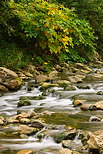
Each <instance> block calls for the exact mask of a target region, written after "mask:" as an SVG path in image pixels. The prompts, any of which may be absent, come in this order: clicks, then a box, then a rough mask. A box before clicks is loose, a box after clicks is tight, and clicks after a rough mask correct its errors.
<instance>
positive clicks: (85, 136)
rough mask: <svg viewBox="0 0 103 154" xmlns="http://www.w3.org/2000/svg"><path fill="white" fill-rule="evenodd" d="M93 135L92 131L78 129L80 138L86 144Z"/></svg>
mask: <svg viewBox="0 0 103 154" xmlns="http://www.w3.org/2000/svg"><path fill="white" fill-rule="evenodd" d="M91 135H92V132H89V131H81V130H78V139H80V140H81V142H82V144H83V145H84V146H85V145H87V141H88V139H89V138H90V136H91Z"/></svg>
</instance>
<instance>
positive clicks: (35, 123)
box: [30, 120, 44, 129]
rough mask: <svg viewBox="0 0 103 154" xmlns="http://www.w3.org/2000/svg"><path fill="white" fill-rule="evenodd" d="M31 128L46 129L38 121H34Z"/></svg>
mask: <svg viewBox="0 0 103 154" xmlns="http://www.w3.org/2000/svg"><path fill="white" fill-rule="evenodd" d="M30 126H31V127H34V128H40V129H41V128H43V127H44V125H43V124H42V123H41V122H39V121H37V120H35V121H32V123H31V125H30Z"/></svg>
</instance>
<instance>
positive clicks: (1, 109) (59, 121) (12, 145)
mask: <svg viewBox="0 0 103 154" xmlns="http://www.w3.org/2000/svg"><path fill="white" fill-rule="evenodd" d="M79 84H80V83H79ZM79 84H74V86H75V87H76V90H74V91H64V90H63V88H57V87H54V89H55V90H56V93H57V95H52V94H50V95H49V96H46V98H45V99H43V100H32V101H31V102H32V105H30V106H23V107H20V108H17V103H18V101H19V99H20V97H22V96H23V97H24V96H39V95H40V94H41V93H42V92H41V91H40V90H39V88H34V89H33V90H32V91H27V82H25V85H24V86H23V87H22V88H21V89H20V90H18V91H17V92H9V93H6V94H3V95H2V96H1V97H0V114H6V115H8V116H12V115H15V114H17V110H18V109H19V110H24V111H26V110H29V109H34V111H36V112H38V113H40V112H42V111H45V110H48V111H51V112H52V115H51V116H49V118H48V117H45V122H46V123H49V124H54V125H67V126H70V125H71V126H72V127H74V128H77V129H83V130H89V131H95V130H101V129H103V124H102V123H100V124H98V123H90V122H89V118H90V116H92V115H96V116H98V117H100V118H102V117H103V113H102V111H85V112H84V111H81V110H80V107H73V104H72V102H73V99H74V98H77V99H78V98H79V99H85V100H86V102H87V103H96V102H97V101H99V100H103V95H97V94H96V93H97V92H98V91H103V81H95V82H94V81H93V82H91V83H90V82H87V81H85V82H84V83H83V84H85V85H88V86H89V87H90V89H79V88H77V86H78V85H79ZM80 85H81V84H80ZM11 127H13V130H14V129H15V130H17V127H15V128H14V126H11ZM2 129H4V128H1V129H0V130H1V131H2ZM5 129H6V128H5ZM11 129H12V128H11ZM75 142H76V139H75ZM77 142H78V141H77ZM0 146H1V147H3V148H4V149H5V152H4V153H10V154H14V153H15V151H19V150H22V149H34V150H36V152H38V154H55V153H57V151H58V149H60V148H61V144H57V143H56V142H55V141H54V140H53V138H51V137H47V138H44V139H42V140H39V139H38V138H37V137H36V136H30V137H29V138H27V139H21V138H17V137H6V138H3V137H1V138H0ZM6 149H7V151H6ZM8 149H9V151H8ZM1 154H3V152H1Z"/></svg>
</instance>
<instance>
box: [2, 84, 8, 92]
mask: <svg viewBox="0 0 103 154" xmlns="http://www.w3.org/2000/svg"><path fill="white" fill-rule="evenodd" d="M7 91H8V88H6V87H5V86H3V85H1V84H0V92H7Z"/></svg>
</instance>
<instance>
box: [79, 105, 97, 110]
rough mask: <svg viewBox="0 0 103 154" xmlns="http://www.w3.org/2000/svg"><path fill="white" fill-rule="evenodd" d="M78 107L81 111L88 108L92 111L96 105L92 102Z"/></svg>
mask: <svg viewBox="0 0 103 154" xmlns="http://www.w3.org/2000/svg"><path fill="white" fill-rule="evenodd" d="M80 108H81V110H83V111H88V110H91V111H94V110H96V109H97V108H96V106H95V105H93V104H83V105H81V106H80Z"/></svg>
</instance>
